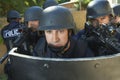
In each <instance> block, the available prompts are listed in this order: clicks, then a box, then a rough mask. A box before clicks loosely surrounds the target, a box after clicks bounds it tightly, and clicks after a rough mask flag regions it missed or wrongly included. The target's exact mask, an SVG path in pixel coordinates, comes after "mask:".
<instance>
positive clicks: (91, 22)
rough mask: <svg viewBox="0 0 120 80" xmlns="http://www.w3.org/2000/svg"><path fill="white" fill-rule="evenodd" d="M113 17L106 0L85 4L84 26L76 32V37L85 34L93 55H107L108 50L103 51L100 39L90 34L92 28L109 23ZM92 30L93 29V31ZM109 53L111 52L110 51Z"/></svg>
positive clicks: (94, 0) (96, 0)
mask: <svg viewBox="0 0 120 80" xmlns="http://www.w3.org/2000/svg"><path fill="white" fill-rule="evenodd" d="M112 19H113V11H112V8H111V6H110V4H109V2H108V1H107V0H93V1H91V2H90V3H89V4H88V6H87V13H86V23H85V28H84V29H83V30H81V31H80V32H78V34H77V35H76V37H77V39H79V38H80V37H83V36H82V35H85V36H86V39H87V40H88V45H89V47H90V48H91V49H92V51H93V52H94V54H95V56H100V55H107V54H109V51H108V52H106V50H105V51H104V47H103V48H102V47H101V46H103V45H102V44H101V41H99V40H98V38H96V37H95V35H93V34H92V30H93V29H96V28H99V27H100V26H101V25H105V26H107V25H109V24H110V23H111V21H112ZM93 32H94V31H93ZM93 44H94V45H93ZM110 53H113V52H111V51H110Z"/></svg>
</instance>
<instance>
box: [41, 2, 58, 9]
mask: <svg viewBox="0 0 120 80" xmlns="http://www.w3.org/2000/svg"><path fill="white" fill-rule="evenodd" d="M55 5H58V3H57V1H55V0H46V1H45V2H44V3H43V9H45V8H47V7H50V6H55Z"/></svg>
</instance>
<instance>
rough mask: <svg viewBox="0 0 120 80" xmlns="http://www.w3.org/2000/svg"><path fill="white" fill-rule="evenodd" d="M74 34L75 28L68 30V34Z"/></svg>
mask: <svg viewBox="0 0 120 80" xmlns="http://www.w3.org/2000/svg"><path fill="white" fill-rule="evenodd" d="M72 34H73V30H71V29H69V30H68V36H69V37H70V36H71V35H72Z"/></svg>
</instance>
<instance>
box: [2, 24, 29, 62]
mask: <svg viewBox="0 0 120 80" xmlns="http://www.w3.org/2000/svg"><path fill="white" fill-rule="evenodd" d="M18 31H19V32H21V34H20V36H18V38H17V39H16V40H15V41H14V42H13V47H18V49H19V47H20V46H22V43H24V41H25V40H26V37H27V36H28V35H29V33H30V32H31V28H27V27H26V26H24V25H23V24H22V27H21V28H20V29H19V30H18ZM9 52H10V51H8V52H7V53H5V54H4V55H3V57H2V58H0V64H2V63H3V62H4V60H6V59H7V57H8V56H9Z"/></svg>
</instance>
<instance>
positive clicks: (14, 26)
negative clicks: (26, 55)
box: [1, 21, 22, 51]
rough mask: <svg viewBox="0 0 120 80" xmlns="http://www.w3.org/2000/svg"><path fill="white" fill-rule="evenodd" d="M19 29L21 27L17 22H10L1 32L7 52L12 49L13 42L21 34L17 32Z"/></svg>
mask: <svg viewBox="0 0 120 80" xmlns="http://www.w3.org/2000/svg"><path fill="white" fill-rule="evenodd" d="M21 28H22V26H21V24H20V23H19V22H16V21H12V22H11V23H10V24H8V25H6V26H5V27H4V28H3V29H2V30H1V35H2V38H3V40H4V42H5V45H6V47H7V51H9V50H10V49H11V48H13V42H14V41H15V40H16V39H17V37H18V36H19V35H20V34H21V32H19V29H21Z"/></svg>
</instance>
